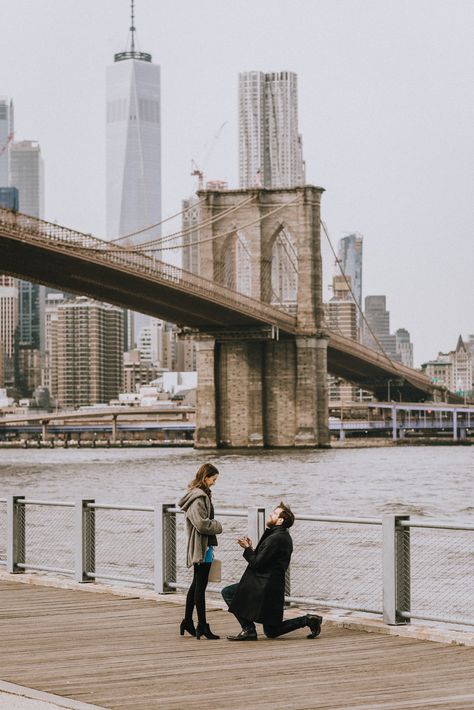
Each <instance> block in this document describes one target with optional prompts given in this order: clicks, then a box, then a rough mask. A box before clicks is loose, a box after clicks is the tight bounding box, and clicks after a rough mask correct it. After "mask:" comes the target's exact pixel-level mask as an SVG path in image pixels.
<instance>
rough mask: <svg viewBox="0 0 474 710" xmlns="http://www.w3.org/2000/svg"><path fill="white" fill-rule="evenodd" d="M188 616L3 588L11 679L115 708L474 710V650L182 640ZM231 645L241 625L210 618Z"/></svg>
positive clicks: (371, 642)
mask: <svg viewBox="0 0 474 710" xmlns="http://www.w3.org/2000/svg"><path fill="white" fill-rule="evenodd" d="M181 616H182V608H181V607H180V606H179V605H177V604H174V603H172V602H158V603H156V602H155V601H152V600H145V599H138V598H136V597H135V598H134V597H133V596H130V597H128V598H124V597H119V596H113V595H111V594H93V593H89V592H85V591H84V592H83V591H71V590H62V589H56V588H51V587H44V586H34V585H30V584H24V583H19V582H15V581H13V582H10V581H4V580H0V628H1V637H2V643H1V644H0V668H1V671H0V677H1V679H2V680H4V681H9V682H12V683H18V684H21V685H25V686H29V687H31V688H35V689H38V690H42V691H45V692H49V693H55V694H57V695H60V696H63V697H67V698H72V699H75V700H81V701H82V702H87V703H91V704H95V705H98V706H100V707H105V708H117V709H120V710H122V709H128V708H133V709H134V710H138V709H140V710H142V709H145V708H146V709H154V708H160V709H164V708H166V709H168V708H169V709H175V710H182V709H183V708H186V709H187V710H188V709H189V710H192V709H193V708H194V709H195V710H201V709H202V708H206V707H208V706H210V707H212V708H216V709H220V708H228V707H234V706H238V707H240V706H242V705H245V706H246V707H248V708H253V707H258V708H269V709H270V708H272V710H273V709H274V708H275V707H277V708H292V710H293V709H297V708H300V709H303V708H306V709H310V708H326V709H328V710H338V709H339V708H346V709H349V708H350V710H358V709H360V710H362V708H364V709H369V708H371V709H375V708H386V709H387V710H388V709H389V708H390V710H395V709H397V708H424V709H426V708H450V709H453V710H454V708H456V709H459V708H472V707H474V674H473V672H472V670H473V667H474V648H466V647H461V646H447V645H442V644H438V643H433V642H427V641H418V640H413V639H406V638H399V637H393V636H385V635H379V634H375V633H372V634H368V633H364V632H359V631H349V630H346V629H344V630H343V629H340V628H336V627H334V626H326V627H324V628H323V633H322V635H321V637H320V638H319V639H318V640H315V641H312V640H306V638H305V631H304V630H301V631H299V632H294V633H293V634H291V635H289V636H284V637H281V638H280V639H277V640H267V639H265V638H264V637H262V638H261V639H260V640H259V642H258V643H241V644H235V643H234V644H233V643H231V642H229V641H226V640H225V639H222V640H220V641H213V642H211V641H206V640H205V639H201V640H200V641H199V642H197V641H196V640H195V639H193V638H191V637H190V636H186V637H184V638H181V637H180V636H179V635H178V633H177V629H178V624H179V621H180V619H181ZM209 620H210V622H211V625H212V628H213V629H214V630H215V631H218V632H220V633H221V634H222V635H225V634H227V633H230V632H233V631H234V630H235V629H236V623H235V622H234V621H233V617H231V616H230V615H229V614H227V613H226V612H224V611H220V610H212V611H211V612H210V613H209Z"/></svg>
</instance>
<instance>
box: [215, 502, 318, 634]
mask: <svg viewBox="0 0 474 710" xmlns="http://www.w3.org/2000/svg"><path fill="white" fill-rule="evenodd" d="M294 521H295V516H294V515H293V513H292V511H291V509H290V508H289V507H288V506H287V505H285V504H284V503H280V505H279V506H277V507H276V508H275V510H274V511H273V513H270V515H269V517H268V520H267V526H266V530H265V532H264V533H263V535H262V537H261V538H260V540H259V542H258V545H257V547H256V548H255V549H253V547H252V541H251V540H250V539H249V538H248V537H243V538H240V539H239V540H238V541H237V542H238V544H239V545H240V547H243V548H244V553H243V554H244V557H245V559H246V560H247V562H248V566H247V569H246V570H245V572H244V574H243V576H242V579H241V580H240V582H239V583H238V584H231V585H229V586H228V587H224V589H223V590H222V596H223V597H224V600H225V602H226V604H227V605H228V607H229V611H230V612H232V614H234V616H235V617H236V618H237V620H238V622H239V623H240V625H241V627H242V631H241V632H240V633H239V634H237V635H236V636H228V637H227V638H228V639H229V641H256V640H257V630H256V628H255V622H258V623H259V624H263V631H264V633H265V635H266V636H268V637H269V638H276V637H277V636H281V635H282V634H287V633H289V632H290V631H294V630H295V629H302V628H303V627H305V626H308V627H309V629H310V633H309V634H308V638H310V639H314V638H316V636H319V634H320V633H321V622H322V617H321V616H318V615H317V614H306V615H305V616H298V617H297V618H296V619H287V620H286V621H283V606H284V603H285V572H286V570H287V569H288V566H289V564H290V559H291V553H292V552H293V541H292V539H291V535H290V533H289V532H288V528H291V526H292V525H293V523H294Z"/></svg>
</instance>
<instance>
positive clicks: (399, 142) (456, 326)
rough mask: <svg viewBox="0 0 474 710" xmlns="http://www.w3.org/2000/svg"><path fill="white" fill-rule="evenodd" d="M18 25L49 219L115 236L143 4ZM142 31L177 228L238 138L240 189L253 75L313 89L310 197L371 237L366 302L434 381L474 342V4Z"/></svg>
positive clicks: (338, 222)
mask: <svg viewBox="0 0 474 710" xmlns="http://www.w3.org/2000/svg"><path fill="white" fill-rule="evenodd" d="M0 10H1V15H0V25H1V27H2V33H1V37H2V41H1V43H0V95H6V96H10V97H11V98H13V100H14V104H15V127H16V140H23V139H30V140H38V141H39V142H40V144H41V148H42V153H43V157H44V161H45V169H46V215H45V217H46V218H47V219H51V220H57V221H58V222H60V223H63V224H66V225H68V226H71V227H75V228H78V229H80V230H83V231H86V232H93V233H94V234H97V235H98V236H102V235H103V234H104V231H105V230H104V227H105V70H106V66H107V65H108V64H110V63H112V61H113V54H114V52H117V51H121V50H123V49H125V48H126V43H127V36H128V26H129V0H80V1H79V0H14V2H12V0H0ZM136 27H137V34H138V41H139V48H140V49H141V50H142V51H147V52H151V53H152V55H153V61H154V62H155V63H157V64H160V65H161V71H162V142H163V205H164V216H166V215H167V214H171V213H173V212H176V211H178V210H179V209H180V201H181V198H182V197H185V196H187V195H189V194H190V193H192V192H193V189H194V188H195V179H194V178H192V177H191V176H190V170H191V168H190V165H191V159H192V158H194V160H195V161H196V162H197V163H198V164H199V163H200V162H201V161H202V160H203V159H204V156H205V155H206V153H208V152H209V151H208V148H209V146H210V145H211V143H212V138H213V136H214V135H215V134H216V133H217V132H218V129H219V127H220V126H221V125H222V124H223V123H224V122H227V123H226V125H225V127H224V128H223V130H222V132H221V134H220V138H219V140H218V141H217V142H216V143H215V145H214V148H213V150H212V152H211V155H210V156H209V158H208V159H207V162H206V164H205V165H203V166H202V167H203V169H204V171H205V174H206V177H207V178H208V179H211V178H222V179H227V180H228V181H229V184H230V186H232V187H236V186H237V179H238V163H237V160H238V153H237V147H238V136H237V75H238V73H239V71H246V70H252V69H258V70H262V71H281V70H291V71H295V72H296V73H297V74H298V81H299V115H300V131H301V133H302V135H303V150H304V158H305V160H306V166H307V181H308V182H309V183H312V184H315V185H319V186H322V187H324V188H325V190H326V192H325V194H324V196H323V218H324V219H325V221H326V223H327V225H328V229H329V232H330V234H331V237H332V239H333V241H334V242H337V240H338V239H339V238H340V237H341V236H344V234H346V233H347V232H352V231H358V232H361V233H362V234H363V235H364V274H363V293H364V295H370V294H386V295H387V302H388V307H389V310H390V312H391V327H392V331H394V330H395V329H396V328H399V327H406V328H407V329H408V330H409V331H410V332H411V334H412V340H413V342H414V346H415V360H416V363H420V362H422V361H424V360H426V359H429V358H432V357H434V356H436V354H437V352H438V350H450V349H452V348H454V347H455V345H456V340H457V337H458V335H459V334H460V333H462V334H463V335H465V336H467V335H468V334H469V333H474V286H473V274H474V248H473V238H474V199H473V198H474V150H473V127H474V110H473V109H474V92H473V83H474V82H473V77H474V54H473V52H474V50H473V36H474V2H473V0H233V1H232V2H231V1H230V0H199V2H197V1H196V0H173V1H172V0H161V1H160V0H136ZM324 263H325V282H326V284H329V283H330V281H331V276H332V271H333V264H332V259H331V258H330V257H329V252H328V250H327V248H325V250H324Z"/></svg>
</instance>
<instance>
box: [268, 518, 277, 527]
mask: <svg viewBox="0 0 474 710" xmlns="http://www.w3.org/2000/svg"><path fill="white" fill-rule="evenodd" d="M275 525H276V523H275V521H274V520H269V521H268V522H267V528H274V527H275Z"/></svg>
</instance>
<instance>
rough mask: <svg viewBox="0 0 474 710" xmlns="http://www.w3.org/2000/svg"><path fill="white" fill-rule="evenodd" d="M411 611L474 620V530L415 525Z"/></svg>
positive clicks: (411, 558)
mask: <svg viewBox="0 0 474 710" xmlns="http://www.w3.org/2000/svg"><path fill="white" fill-rule="evenodd" d="M406 544H409V546H410V576H411V581H410V586H411V611H412V613H413V614H414V615H420V616H434V617H438V618H443V619H460V620H465V621H466V623H470V624H473V623H474V582H473V580H474V531H470V530H443V529H439V528H438V529H432V528H411V529H410V538H409V542H408V540H407V543H406Z"/></svg>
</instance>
